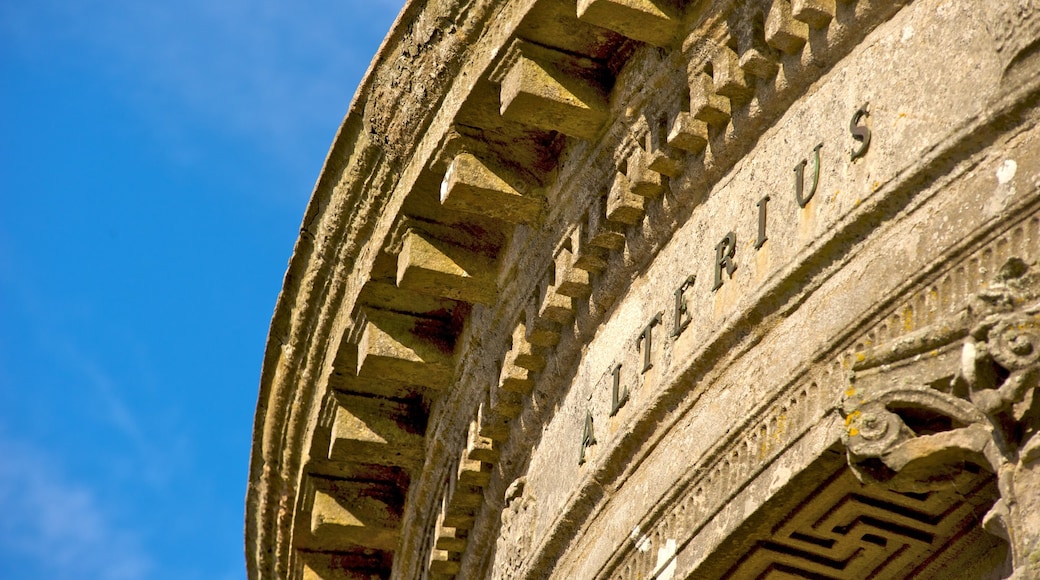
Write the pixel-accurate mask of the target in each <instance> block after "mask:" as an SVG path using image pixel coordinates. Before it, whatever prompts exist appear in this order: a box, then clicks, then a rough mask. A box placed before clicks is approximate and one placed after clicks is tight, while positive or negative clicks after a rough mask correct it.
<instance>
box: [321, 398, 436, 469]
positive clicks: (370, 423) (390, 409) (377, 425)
mask: <svg viewBox="0 0 1040 580" xmlns="http://www.w3.org/2000/svg"><path fill="white" fill-rule="evenodd" d="M337 403H338V408H337V409H336V418H335V422H334V423H333V425H332V443H331V445H330V447H329V459H331V460H333V461H353V462H360V463H376V464H384V465H395V466H399V467H416V466H419V465H421V464H422V458H423V455H424V454H425V452H426V449H425V445H424V440H423V434H422V433H421V432H416V431H417V429H416V427H415V425H414V423H413V417H412V415H413V414H414V412H413V411H412V409H410V408H409V406H408V405H407V404H404V403H397V402H394V401H389V400H386V399H381V398H378V397H357V396H350V395H342V396H339V397H337Z"/></svg>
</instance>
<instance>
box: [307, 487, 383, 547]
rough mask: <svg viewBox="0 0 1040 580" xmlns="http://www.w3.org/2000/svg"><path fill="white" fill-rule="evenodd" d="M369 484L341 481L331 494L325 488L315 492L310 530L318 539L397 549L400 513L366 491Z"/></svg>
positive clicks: (375, 495)
mask: <svg viewBox="0 0 1040 580" xmlns="http://www.w3.org/2000/svg"><path fill="white" fill-rule="evenodd" d="M370 487H371V485H368V484H363V483H355V482H344V483H341V484H339V485H338V486H337V493H336V496H335V497H334V496H333V495H331V494H330V493H327V492H326V491H324V490H317V491H315V494H314V504H313V507H312V509H311V533H312V534H314V536H315V537H317V538H318V539H319V540H321V541H325V542H333V543H347V544H356V545H359V546H363V547H366V548H372V549H376V550H393V549H396V548H397V540H398V537H399V535H400V525H401V522H400V516H398V515H397V514H396V513H395V511H394V510H393V509H391V508H390V507H389V506H388V505H387V504H386V502H384V501H383V500H382V499H381V498H380V497H378V495H377V494H369V493H366V491H368V489H369V488H370Z"/></svg>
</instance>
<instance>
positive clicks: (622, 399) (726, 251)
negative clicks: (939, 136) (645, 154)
mask: <svg viewBox="0 0 1040 580" xmlns="http://www.w3.org/2000/svg"><path fill="white" fill-rule="evenodd" d="M868 107H869V104H864V105H863V106H861V107H860V108H859V109H857V110H856V112H855V113H853V115H852V119H851V121H850V122H849V133H850V135H851V136H852V139H853V140H854V141H855V142H856V145H855V146H854V147H853V148H852V149H851V159H850V161H855V160H856V159H859V158H861V157H863V156H864V155H866V154H867V150H868V149H869V147H870V139H871V131H870V128H869V127H868V126H867V123H866V121H867V120H868V119H869V117H870V111H869V108H868ZM823 145H824V144H823V143H819V144H817V145H816V146H815V147H813V168H812V175H811V182H810V184H809V186H808V191H807V190H806V184H805V180H806V177H805V170H806V168H807V167H808V165H809V160H808V159H802V160H801V161H799V162H798V163H797V164H796V165H795V166H794V176H795V179H794V200H795V202H797V203H798V207H800V208H805V207H806V206H807V205H808V204H809V202H810V201H812V199H813V196H815V195H816V191H817V189H818V188H819V185H820V166H821V163H822V161H821V155H820V151H821V150H822V149H823ZM770 200H771V197H770V196H769V195H764V196H762V197H761V198H760V199H759V200H758V202H757V203H755V207H756V208H757V212H758V231H757V237H756V240H755V245H754V248H755V250H760V249H761V248H762V247H763V246H764V245H765V243H766V241H767V240H768V239H769V236H768V234H767V231H766V230H767V226H768V221H767V220H768V209H767V208H768V204H769V201H770ZM737 266H738V262H737V234H736V232H735V231H732V230H731V231H730V232H729V233H727V234H726V235H725V236H724V237H723V238H722V239H721V240H720V241H719V242H718V243H717V244H716V245H715V262H714V264H713V269H714V283H713V284H712V287H711V291H712V292H716V291H718V290H719V289H720V288H722V286H723V284H724V283H725V281H726V278H727V277H729V278H732V277H733V273H734V272H736V271H737ZM696 281H697V276H696V275H694V274H691V275H689V276H687V278H686V280H684V281H683V283H682V284H680V285H679V287H678V288H676V290H675V292H674V298H675V301H674V308H673V310H672V332H671V337H672V340H675V339H676V338H678V337H679V336H680V335H682V333H683V332H684V331H685V330H686V328H687V327H689V325H690V323H691V322H692V320H693V317H692V316H691V314H690V310H689V304H688V303H687V298H688V296H687V292H688V291H689V290H690V289H692V288H693V285H694V283H695V282H696ZM663 316H664V313H663V312H658V313H657V314H655V315H654V317H653V318H651V319H650V321H649V322H648V323H647V324H646V325H645V326H644V327H643V328H642V329H641V331H640V333H639V335H638V336H637V338H636V351H637V352H638V353H640V354H642V363H643V364H642V369H641V370H640V374H645V373H646V372H647V371H649V370H650V369H651V368H653V366H654V363H653V330H654V327H656V326H657V325H659V324H663V322H664V319H663ZM621 368H622V365H621V363H617V364H615V365H614V366H613V367H611V370H610V375H611V382H612V384H611V397H610V401H611V402H610V415H609V416H610V417H615V416H617V414H618V413H619V412H620V411H621V409H622V408H623V407H624V406H625V405H626V404H627V403H628V401H629V399H630V396H631V393H630V392H629V390H628V387H627V386H623V385H622V384H621ZM595 444H596V436H595V430H594V425H593V417H592V412H591V411H589V410H586V412H585V422H584V427H583V429H582V436H581V452H580V454H579V456H578V465H584V464H585V451H586V449H588V448H589V447H591V446H592V445H595Z"/></svg>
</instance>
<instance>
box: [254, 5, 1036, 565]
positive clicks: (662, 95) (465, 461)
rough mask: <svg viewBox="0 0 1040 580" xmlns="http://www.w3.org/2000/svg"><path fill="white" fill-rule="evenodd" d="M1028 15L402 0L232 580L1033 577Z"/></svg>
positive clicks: (289, 359) (340, 163)
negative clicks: (238, 574)
mask: <svg viewBox="0 0 1040 580" xmlns="http://www.w3.org/2000/svg"><path fill="white" fill-rule="evenodd" d="M1038 21H1040V20H1038V17H1037V6H1036V4H1035V3H1034V2H1033V0H999V1H996V2H992V3H987V4H986V6H985V8H983V7H981V6H980V5H978V4H977V3H975V2H969V1H967V0H913V1H893V0H762V1H759V0H742V1H735V0H718V1H715V2H711V1H701V2H696V1H690V2H684V1H679V0H675V1H674V2H673V1H670V0H579V1H577V2H574V1H566V0H516V1H505V2H465V1H453V2H448V1H446V2H409V3H408V4H407V5H406V7H405V9H404V10H403V12H402V14H401V16H400V17H399V18H398V21H397V23H395V25H394V28H393V30H392V31H391V33H390V35H389V36H388V37H387V40H386V41H385V42H384V45H383V47H382V48H381V49H380V52H379V54H378V55H377V57H376V59H375V61H373V65H372V67H371V68H370V70H369V73H368V74H367V75H366V78H365V80H364V82H363V83H362V86H361V88H360V89H359V91H358V94H357V95H356V96H355V99H354V102H353V103H352V105H351V108H350V111H349V113H348V115H347V118H346V119H345V121H344V124H343V126H342V128H341V129H340V132H339V133H338V134H337V137H336V140H335V142H334V143H333V146H332V149H331V151H330V153H329V157H328V159H327V160H326V164H325V167H324V168H323V170H322V175H321V177H320V179H319V181H318V185H317V187H316V190H315V193H314V196H313V198H312V200H311V203H310V205H309V207H308V210H307V214H306V216H305V218H304V223H303V226H302V228H301V236H300V240H299V241H298V243H297V247H296V251H295V253H294V256H293V259H292V261H291V263H290V267H289V271H288V273H287V274H286V282H285V288H284V289H283V292H282V295H281V296H280V297H279V300H278V305H277V307H276V311H275V316H274V320H273V322H272V328H271V334H270V337H269V340H268V347H267V353H266V355H265V362H264V370H263V377H262V382H261V389H260V397H259V402H258V408H257V416H256V425H255V433H254V448H253V456H252V463H251V469H250V487H249V491H248V496H247V531H246V550H247V562H248V568H249V574H250V577H251V578H369V577H373V576H375V577H395V578H427V577H428V578H440V577H452V576H456V577H460V578H510V579H513V578H543V577H558V578H618V579H623V578H624V579H627V578H649V577H653V578H660V579H662V580H666V579H671V578H709V577H710V578H723V577H727V578H728V577H735V578H774V577H776V578H779V577H834V578H839V577H840V578H859V577H862V578H867V577H872V578H874V577H877V578H910V577H914V578H916V577H936V578H942V577H948V575H949V573H950V570H961V571H966V572H970V575H974V576H976V577H982V576H983V575H985V574H990V575H991V576H992V577H1002V575H1007V574H1012V573H1014V574H1017V575H1019V576H1020V577H1023V578H1025V577H1029V574H1032V573H1037V572H1038V571H1037V570H1035V569H1030V568H1029V566H1035V564H1033V562H1035V561H1036V554H1037V553H1038V552H1037V549H1038V545H1040V544H1038V541H1040V540H1038V537H1037V532H1036V530H1035V526H1034V525H1030V523H1029V522H1031V521H1035V519H1031V518H1036V517H1040V511H1038V509H1040V508H1037V505H1038V498H1040V491H1038V487H1037V485H1038V483H1040V482H1037V481H1036V475H1035V474H1034V471H1035V470H1036V469H1037V468H1036V464H1035V462H1036V459H1037V458H1038V457H1040V452H1037V449H1040V443H1038V441H1040V439H1038V438H1034V437H1033V433H1034V432H1035V431H1036V430H1038V429H1040V423H1038V421H1040V409H1038V407H1037V405H1038V404H1040V403H1037V402H1036V401H1037V400H1040V399H1036V400H1035V399H1033V393H1034V392H1035V391H1036V387H1037V382H1038V380H1040V363H1038V360H1037V356H1040V354H1038V353H1040V330H1038V327H1040V318H1038V317H1040V310H1038V309H1040V306H1038V304H1040V303H1038V298H1040V285H1038V283H1037V280H1038V277H1037V274H1036V271H1037V269H1038V268H1040V266H1038V264H1037V261H1038V259H1040V256H1038V254H1040V146H1038V142H1040V131H1038V129H1037V126H1036V120H1037V115H1038V111H1037V101H1038V98H1040V64H1038V61H1037V58H1036V54H1037V51H1036V48H1037V46H1038V38H1040V37H1038V29H1037V27H1036V25H1035V24H1036V22H1038ZM980 521H981V522H984V523H985V525H984V526H983V525H980V524H979V522H980ZM984 528H985V529H984Z"/></svg>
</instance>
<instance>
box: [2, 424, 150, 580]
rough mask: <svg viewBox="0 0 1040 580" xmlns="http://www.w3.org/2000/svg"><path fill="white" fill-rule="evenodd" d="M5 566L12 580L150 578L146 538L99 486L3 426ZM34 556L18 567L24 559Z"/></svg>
mask: <svg viewBox="0 0 1040 580" xmlns="http://www.w3.org/2000/svg"><path fill="white" fill-rule="evenodd" d="M0 458H2V459H0V513H2V514H3V517H0V556H3V557H0V560H4V562H3V563H0V573H2V575H3V576H4V578H7V579H8V580H29V579H30V578H39V576H38V574H39V572H41V571H42V572H44V573H45V574H47V576H46V577H48V578H53V579H54V580H64V579H82V578H97V579H99V580H137V579H143V578H148V577H149V573H150V571H151V570H152V569H153V565H152V563H151V560H150V558H149V556H148V554H147V553H145V551H144V549H143V547H142V545H141V542H140V539H139V538H138V537H137V536H136V535H135V534H134V532H132V531H131V530H130V529H129V528H124V527H121V526H119V525H118V524H117V523H116V522H115V521H114V517H113V516H112V514H110V513H108V511H106V509H105V507H104V506H102V505H101V504H100V503H99V500H98V496H97V495H96V493H95V492H94V490H92V489H90V488H89V487H87V486H86V485H83V484H81V483H77V482H75V481H71V480H69V479H68V478H66V477H65V475H64V474H63V473H62V471H61V469H60V467H59V466H57V465H55V464H54V463H53V462H52V461H51V460H50V459H49V458H48V457H47V456H46V454H45V453H44V452H42V451H41V450H40V449H36V448H34V447H32V446H30V445H27V444H24V443H21V442H19V441H17V440H14V439H12V438H10V437H7V436H6V435H4V434H3V433H2V432H0ZM18 561H22V562H26V563H28V564H27V565H26V566H25V568H29V569H18V567H17V566H16V562H18Z"/></svg>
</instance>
